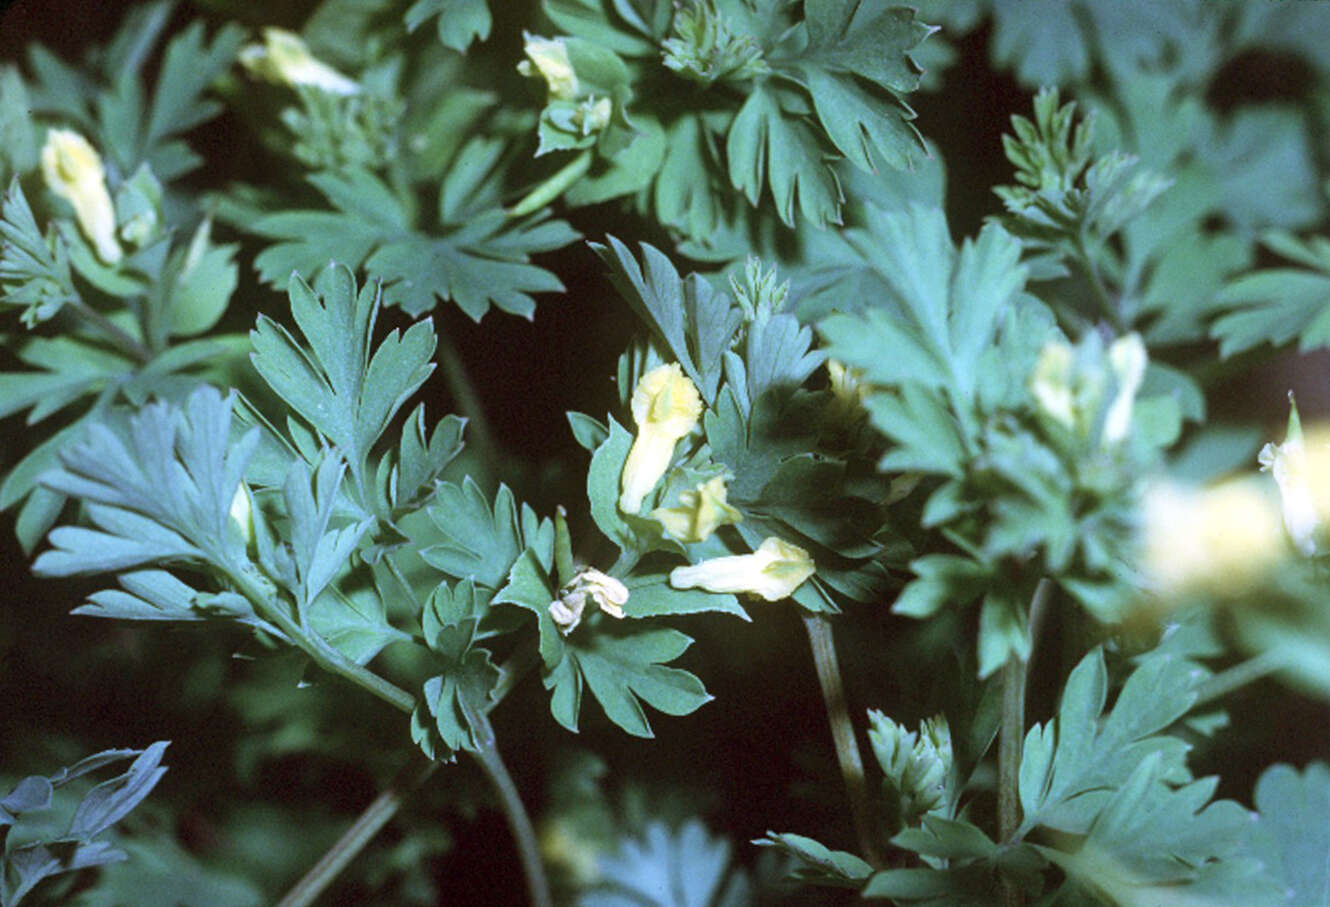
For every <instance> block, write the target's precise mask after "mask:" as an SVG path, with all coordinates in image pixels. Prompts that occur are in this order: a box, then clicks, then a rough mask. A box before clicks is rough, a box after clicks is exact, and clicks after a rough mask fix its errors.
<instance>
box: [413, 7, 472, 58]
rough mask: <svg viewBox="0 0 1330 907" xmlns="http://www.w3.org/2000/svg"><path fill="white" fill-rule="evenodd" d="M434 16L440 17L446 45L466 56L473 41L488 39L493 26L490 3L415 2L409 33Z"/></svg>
mask: <svg viewBox="0 0 1330 907" xmlns="http://www.w3.org/2000/svg"><path fill="white" fill-rule="evenodd" d="M431 16H438V17H439V22H438V29H439V40H440V41H442V42H443V46H444V47H451V48H452V49H453V50H455V51H457V52H458V53H465V52H466V49H467V48H468V47H469V46H470V45H471V42H472V41H474V40H477V39H478V40H481V41H484V40H485V39H486V38H488V37H489V36H490V27H491V25H492V24H493V23H492V21H491V19H490V10H489V3H488V2H487V0H416V2H415V3H413V4H411V7H410V9H408V10H407V11H406V30H407V31H408V32H413V31H415V30H416V29H417V28H419V27H420V26H421V25H422V24H424V23H425V22H427V21H429V18H430V17H431Z"/></svg>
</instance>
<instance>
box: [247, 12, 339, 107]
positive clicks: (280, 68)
mask: <svg viewBox="0 0 1330 907" xmlns="http://www.w3.org/2000/svg"><path fill="white" fill-rule="evenodd" d="M240 63H241V65H243V66H244V67H245V68H246V69H248V70H249V71H250V72H251V73H253V74H254V75H256V76H258V77H259V78H261V79H267V80H268V81H269V82H276V83H277V84H279V85H291V86H296V85H306V86H308V87H310V88H318V89H322V90H323V91H326V92H328V93H329V94H340V95H351V94H356V93H358V92H359V91H360V84H359V83H358V82H356V81H355V80H353V79H348V78H347V77H346V76H344V75H342V74H341V73H340V72H338V71H337V70H335V69H333V68H332V67H331V66H329V65H328V64H327V63H324V62H323V61H322V60H318V59H316V58H315V57H314V55H313V54H311V53H310V52H309V47H308V46H307V45H306V44H305V42H304V40H303V39H302V38H301V37H300V36H299V35H297V34H295V33H294V32H289V31H287V30H286V29H283V28H271V27H269V28H265V29H263V43H262V44H250V45H247V46H246V47H243V48H241V50H240Z"/></svg>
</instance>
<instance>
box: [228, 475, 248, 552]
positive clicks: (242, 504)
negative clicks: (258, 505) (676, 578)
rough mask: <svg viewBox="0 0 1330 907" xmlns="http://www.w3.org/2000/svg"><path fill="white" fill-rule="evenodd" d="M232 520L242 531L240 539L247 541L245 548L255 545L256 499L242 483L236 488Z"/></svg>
mask: <svg viewBox="0 0 1330 907" xmlns="http://www.w3.org/2000/svg"><path fill="white" fill-rule="evenodd" d="M230 512H231V519H232V520H233V521H234V522H235V524H236V526H237V527H238V528H239V529H240V537H241V538H242V539H244V540H245V547H246V548H249V547H251V546H252V545H253V544H254V499H253V498H252V497H251V496H250V493H249V487H248V486H247V485H245V483H244V482H241V483H240V484H239V485H237V486H236V493H235V496H234V497H232V498H231V511H230Z"/></svg>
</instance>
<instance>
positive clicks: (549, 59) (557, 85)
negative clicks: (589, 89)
mask: <svg viewBox="0 0 1330 907" xmlns="http://www.w3.org/2000/svg"><path fill="white" fill-rule="evenodd" d="M522 37H523V38H524V39H525V41H526V44H525V47H524V48H523V50H524V51H525V52H526V56H527V59H525V60H523V61H522V62H521V63H518V64H517V71H518V72H520V73H521V74H522V75H524V76H542V77H543V78H544V79H545V83H546V84H547V85H549V88H550V97H551V98H553V99H555V100H560V101H571V100H573V99H575V98H576V97H577V93H578V84H577V73H575V72H574V71H573V63H572V61H571V60H570V59H568V46H567V45H566V44H564V43H563V39H562V38H542V37H540V35H533V34H531V33H530V32H526V31H524V32H522Z"/></svg>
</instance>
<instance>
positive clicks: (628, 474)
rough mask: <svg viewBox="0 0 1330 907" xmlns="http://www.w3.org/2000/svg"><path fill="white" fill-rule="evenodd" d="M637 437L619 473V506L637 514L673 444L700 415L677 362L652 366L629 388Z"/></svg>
mask: <svg viewBox="0 0 1330 907" xmlns="http://www.w3.org/2000/svg"><path fill="white" fill-rule="evenodd" d="M632 410H633V421H634V422H636V423H637V437H636V438H635V439H634V440H633V446H632V448H631V449H630V450H629V451H628V459H627V460H626V461H624V464H623V474H622V475H621V476H620V482H619V487H620V490H621V493H620V495H619V509H620V510H622V511H623V512H624V513H637V512H638V511H639V510H641V509H642V499H643V498H645V497H646V496H647V495H648V494H650V493H651V489H653V488H655V487H656V483H657V482H659V481H660V478H661V476H663V475H665V470H666V469H668V468H669V465H670V460H671V458H673V456H674V445H675V444H677V443H678V442H679V440H680V439H681V438H683V437H685V436H686V435H687V434H688V433H689V432H690V431H692V430H693V428H694V426H696V425H697V420H698V419H700V418H701V417H702V398H701V396H700V395H699V394H698V392H697V387H696V386H695V385H694V384H693V382H692V381H690V380H688V378H687V377H686V376H685V375H684V373H683V370H682V369H681V368H679V364H678V363H677V362H672V363H670V364H669V365H662V366H659V367H658V368H653V369H652V370H651V371H649V372H647V373H646V374H645V375H643V376H642V379H641V380H640V381H638V382H637V387H636V388H634V389H633V400H632Z"/></svg>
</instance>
